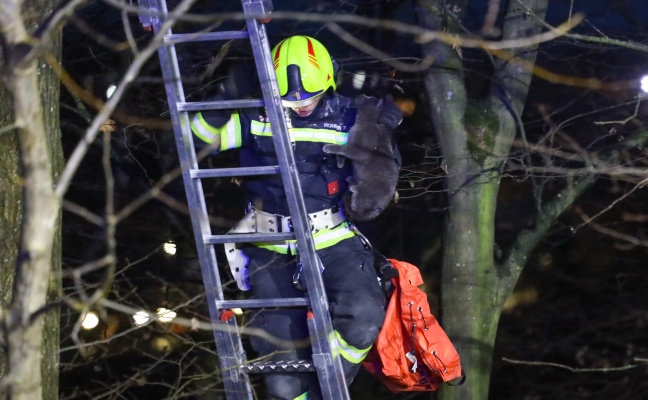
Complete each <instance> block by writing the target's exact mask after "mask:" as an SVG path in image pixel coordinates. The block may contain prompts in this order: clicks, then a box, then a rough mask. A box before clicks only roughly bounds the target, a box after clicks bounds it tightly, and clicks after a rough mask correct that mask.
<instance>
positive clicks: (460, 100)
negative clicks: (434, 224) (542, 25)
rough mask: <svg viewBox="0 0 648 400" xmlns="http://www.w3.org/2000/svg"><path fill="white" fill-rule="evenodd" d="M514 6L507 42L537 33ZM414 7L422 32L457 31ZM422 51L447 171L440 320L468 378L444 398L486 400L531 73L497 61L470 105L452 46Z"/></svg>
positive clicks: (441, 10)
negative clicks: (507, 216) (506, 188)
mask: <svg viewBox="0 0 648 400" xmlns="http://www.w3.org/2000/svg"><path fill="white" fill-rule="evenodd" d="M526 3H527V6H528V7H530V8H531V9H532V10H538V9H541V10H542V11H541V12H539V13H538V16H539V18H543V17H544V8H545V7H544V6H543V5H546V0H529V1H527V2H526ZM510 4H511V6H510V9H509V10H508V13H507V16H506V17H505V18H504V20H505V22H504V27H503V39H511V38H516V37H523V36H524V37H528V36H532V35H533V34H534V33H536V32H537V30H538V27H537V23H536V22H534V20H533V18H530V17H526V16H525V14H526V13H524V12H521V10H520V6H519V5H518V3H517V2H511V3H510ZM417 5H418V10H417V13H418V15H419V21H420V24H421V25H422V26H423V27H425V28H428V29H433V30H437V31H442V30H447V29H451V30H452V23H451V21H448V20H445V18H447V13H446V12H445V9H446V5H445V3H444V2H443V1H436V0H420V1H419V2H418V4H417ZM529 50H534V49H529V48H526V49H518V50H515V51H511V52H510V57H516V56H517V55H519V54H525V58H526V61H530V62H531V63H533V61H535V52H534V51H529ZM523 51H524V53H523ZM423 53H424V56H432V57H434V60H435V66H434V67H432V68H430V70H429V71H428V72H427V73H426V76H425V87H426V93H427V95H428V101H429V109H430V112H431V116H432V119H433V123H434V127H435V130H436V134H437V138H438V140H439V142H440V144H441V152H442V154H443V158H444V167H445V168H444V169H445V171H446V173H447V177H446V182H447V191H448V213H447V220H446V231H445V235H444V253H443V266H442V282H441V291H442V293H441V314H442V315H441V317H442V324H443V327H444V328H445V330H446V332H447V333H448V335H449V337H450V338H451V339H452V340H453V342H454V344H455V346H456V347H457V350H458V352H459V354H460V356H461V360H462V366H463V369H464V372H465V373H466V375H467V380H466V383H465V384H464V385H463V386H461V387H448V386H442V390H441V396H440V397H441V398H442V399H444V400H447V399H462V400H483V399H487V398H488V389H489V383H490V372H491V364H492V355H493V346H494V343H495V336H496V332H497V325H498V322H499V317H500V312H501V308H502V305H503V301H504V299H506V297H507V295H508V294H509V293H510V292H511V291H512V290H513V287H514V285H515V282H516V280H517V276H515V277H514V278H513V279H505V280H502V277H503V276H501V275H502V274H504V272H503V271H502V269H501V268H499V267H498V266H497V265H496V263H495V258H494V254H495V253H494V250H495V247H496V243H495V210H496V205H497V193H498V191H499V184H500V179H501V170H502V167H503V165H504V162H505V160H506V156H507V154H508V152H509V151H510V147H511V143H512V141H513V138H514V137H515V134H516V132H517V121H519V113H520V112H521V110H522V108H523V106H524V101H525V99H526V96H527V92H528V85H529V82H530V80H531V71H530V69H529V68H526V69H524V68H523V67H521V66H520V64H516V63H511V62H508V61H509V60H507V62H502V63H497V65H496V72H495V73H494V77H493V78H494V79H493V81H494V84H493V85H494V86H493V91H492V92H491V96H487V97H486V98H484V99H481V100H479V101H469V99H468V98H467V96H466V89H465V86H464V80H463V73H462V63H461V58H460V54H459V53H458V52H457V51H455V50H454V49H453V48H452V46H451V44H448V43H442V42H440V41H435V42H432V43H429V44H426V45H424V46H423ZM511 75H514V76H515V79H511ZM506 78H508V79H506ZM495 85H497V86H495ZM511 110H514V111H513V112H514V113H516V114H513V113H512V111H511ZM509 273H510V271H509ZM517 274H519V271H518V272H517ZM507 278H510V276H509V277H507Z"/></svg>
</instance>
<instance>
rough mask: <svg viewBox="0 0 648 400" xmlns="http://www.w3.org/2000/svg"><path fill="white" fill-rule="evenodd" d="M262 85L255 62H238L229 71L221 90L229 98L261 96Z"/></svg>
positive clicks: (238, 98)
mask: <svg viewBox="0 0 648 400" xmlns="http://www.w3.org/2000/svg"><path fill="white" fill-rule="evenodd" d="M260 88H261V85H260V84H259V77H258V76H257V72H256V67H255V65H254V63H236V64H234V65H232V66H231V67H230V69H229V71H228V73H227V77H226V78H225V81H224V82H223V83H222V84H221V87H220V92H221V93H223V96H224V98H225V99H227V100H240V99H243V98H248V97H261V90H260Z"/></svg>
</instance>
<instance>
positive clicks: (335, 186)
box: [328, 181, 339, 196]
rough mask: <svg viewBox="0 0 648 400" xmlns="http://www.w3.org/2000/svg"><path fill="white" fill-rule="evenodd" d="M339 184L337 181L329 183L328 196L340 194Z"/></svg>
mask: <svg viewBox="0 0 648 400" xmlns="http://www.w3.org/2000/svg"><path fill="white" fill-rule="evenodd" d="M338 190H339V189H338V183H337V181H333V182H329V183H328V194H329V196H331V195H334V194H335V193H337V192H338Z"/></svg>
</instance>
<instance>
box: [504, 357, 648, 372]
mask: <svg viewBox="0 0 648 400" xmlns="http://www.w3.org/2000/svg"><path fill="white" fill-rule="evenodd" d="M502 361H505V362H508V363H511V364H517V365H529V366H540V367H555V368H561V369H566V370H567V371H571V372H576V373H580V372H615V371H626V370H629V369H633V368H638V367H645V366H646V364H629V365H623V366H620V367H605V368H574V367H570V366H568V365H564V364H558V363H552V362H544V361H523V360H513V359H510V358H506V357H502ZM635 361H637V362H644V363H645V362H646V361H648V360H643V359H640V358H635Z"/></svg>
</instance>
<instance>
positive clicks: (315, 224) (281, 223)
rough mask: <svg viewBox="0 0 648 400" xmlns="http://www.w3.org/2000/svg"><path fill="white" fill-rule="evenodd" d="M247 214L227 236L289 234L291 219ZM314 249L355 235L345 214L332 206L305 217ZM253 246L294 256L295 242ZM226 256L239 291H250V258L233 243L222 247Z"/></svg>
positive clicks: (254, 211)
mask: <svg viewBox="0 0 648 400" xmlns="http://www.w3.org/2000/svg"><path fill="white" fill-rule="evenodd" d="M246 211H247V213H246V214H245V216H244V217H243V218H242V219H241V220H240V221H239V222H238V224H236V225H235V226H234V227H233V228H232V229H230V230H229V232H228V233H232V234H235V233H282V232H292V231H293V226H292V219H291V218H290V216H285V215H278V214H272V213H268V212H265V211H262V210H258V209H256V208H254V207H253V206H252V205H248V207H247V210H246ZM308 220H309V223H310V227H311V231H312V232H313V240H314V242H315V249H316V250H320V249H323V248H326V247H329V246H332V245H334V244H336V243H338V242H340V241H341V240H343V239H347V238H349V237H352V236H354V235H355V231H354V229H353V227H352V226H351V224H350V223H349V222H348V221H347V217H346V214H345V213H344V210H343V209H342V208H341V207H340V206H339V205H335V206H333V207H331V208H327V209H324V210H321V211H317V212H314V213H310V214H308ZM252 244H254V245H255V246H258V247H262V248H266V249H268V250H272V251H276V252H278V253H282V254H297V243H296V242H295V240H288V241H285V242H283V241H282V242H272V243H266V242H255V243H252ZM225 254H226V255H227V261H228V263H229V266H230V270H231V271H232V275H233V276H234V279H235V280H236V284H237V286H238V288H239V289H240V290H243V291H247V290H250V288H251V287H250V284H249V282H248V268H247V265H248V262H249V257H248V256H247V255H245V253H244V252H243V251H242V250H241V249H239V248H237V247H236V244H235V243H225Z"/></svg>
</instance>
